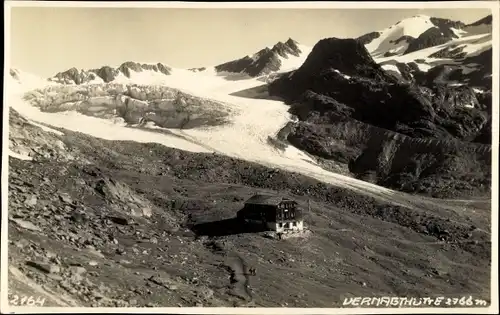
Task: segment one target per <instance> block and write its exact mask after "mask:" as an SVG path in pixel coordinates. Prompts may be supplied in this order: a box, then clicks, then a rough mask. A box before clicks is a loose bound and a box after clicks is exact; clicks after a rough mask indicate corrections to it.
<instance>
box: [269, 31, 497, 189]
mask: <svg viewBox="0 0 500 315" xmlns="http://www.w3.org/2000/svg"><path fill="white" fill-rule="evenodd" d="M268 91H269V94H270V95H271V96H279V97H282V98H284V99H285V101H286V102H287V103H288V104H290V106H291V108H290V112H291V113H293V114H295V115H296V116H297V117H298V118H299V120H300V122H299V123H298V127H297V128H295V129H293V131H291V132H290V133H289V135H288V140H289V141H290V142H291V143H292V144H294V145H295V146H297V147H299V148H301V149H304V150H306V151H307V152H309V153H311V154H314V155H319V156H321V157H323V158H327V159H340V160H341V161H343V162H346V163H350V166H351V167H350V170H351V172H353V173H354V174H356V175H357V176H363V177H365V178H366V179H367V180H371V181H375V182H377V183H379V184H382V185H385V186H389V187H393V188H396V189H402V190H405V191H409V192H424V193H428V194H433V195H439V196H446V195H461V194H488V193H489V181H490V178H489V177H490V174H491V166H490V165H491V164H490V163H484V164H482V162H488V161H489V159H490V158H491V157H490V154H491V151H490V150H491V149H490V148H489V146H490V145H491V142H488V141H490V140H489V139H488V137H485V136H484V135H485V134H488V133H489V134H491V129H490V130H488V126H490V128H491V122H490V121H491V96H490V97H488V96H487V95H483V94H478V93H476V92H475V91H474V89H472V88H470V87H466V86H464V85H463V86H450V85H447V84H445V83H442V84H437V83H436V80H432V81H431V82H428V84H427V86H423V85H417V84H415V83H411V84H407V83H404V82H401V81H398V80H397V79H396V78H395V77H394V76H392V75H390V74H388V73H387V72H386V71H384V69H383V68H382V67H381V66H380V65H379V64H377V63H376V62H375V61H374V60H373V59H372V58H371V56H370V55H369V53H368V51H367V50H366V48H365V47H364V45H363V44H362V43H360V42H359V41H357V40H354V39H336V38H330V39H324V40H321V41H319V42H318V43H317V44H316V45H315V46H314V48H313V50H312V52H311V53H310V55H309V56H308V58H307V59H306V61H305V62H304V64H303V65H302V66H301V67H300V68H299V69H297V70H296V71H293V72H290V73H289V74H287V75H283V76H282V77H280V78H279V79H277V80H275V81H273V82H272V83H270V84H269V87H268ZM339 122H340V124H339ZM364 125H367V126H364ZM372 127H373V128H372ZM485 128H486V130H485ZM380 129H384V130H385V131H383V132H380V131H379V130H380ZM332 134H336V135H337V136H336V137H333V140H332ZM369 139H370V140H369ZM367 140H369V141H367ZM436 141H438V142H439V145H437V146H436V145H434V143H436ZM469 142H482V143H481V144H477V145H476V144H470V145H469V144H468V143H469ZM463 146H466V147H470V148H471V149H470V151H467V150H465V151H460V148H461V147H463ZM366 156H369V158H366ZM450 158H452V159H453V160H454V162H453V163H450ZM370 159H371V160H372V162H370V163H366V161H368V160H370ZM471 159H472V160H471ZM472 161H474V162H472ZM457 168H458V170H457ZM472 170H474V172H472ZM469 171H471V172H469ZM468 172H469V173H468ZM367 173H369V174H371V175H370V176H366V174H367ZM467 174H469V175H467ZM469 176H470V177H469ZM445 178H446V180H444V179H445ZM472 178H475V180H471V179H472ZM454 181H455V182H456V183H457V186H460V187H461V186H464V185H465V186H466V187H464V188H463V189H461V188H458V187H450V185H449V183H452V182H454Z"/></svg>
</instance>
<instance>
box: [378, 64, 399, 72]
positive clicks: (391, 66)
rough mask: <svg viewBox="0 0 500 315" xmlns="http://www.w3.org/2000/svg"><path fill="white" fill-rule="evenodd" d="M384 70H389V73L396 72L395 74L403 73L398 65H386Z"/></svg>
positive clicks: (383, 67) (383, 66)
mask: <svg viewBox="0 0 500 315" xmlns="http://www.w3.org/2000/svg"><path fill="white" fill-rule="evenodd" d="M382 69H384V70H388V71H394V72H397V73H399V74H401V72H400V71H399V69H398V67H397V66H396V65H392V64H385V65H382Z"/></svg>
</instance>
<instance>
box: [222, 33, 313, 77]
mask: <svg viewBox="0 0 500 315" xmlns="http://www.w3.org/2000/svg"><path fill="white" fill-rule="evenodd" d="M309 51H310V49H309V48H308V47H306V46H303V45H300V44H299V43H298V42H297V41H295V40H293V39H292V38H289V39H288V40H287V41H285V42H278V43H276V44H275V45H274V46H272V47H266V48H264V49H261V50H259V51H258V52H256V53H255V54H253V55H248V56H245V57H243V58H240V59H236V60H232V61H229V62H226V63H223V64H220V65H217V66H215V71H216V72H217V73H221V72H229V73H243V74H246V75H249V76H250V77H258V76H261V75H267V74H270V73H272V72H278V71H286V70H293V69H295V68H298V67H299V66H300V65H301V64H302V62H303V61H304V59H305V58H306V57H307V55H308V53H309Z"/></svg>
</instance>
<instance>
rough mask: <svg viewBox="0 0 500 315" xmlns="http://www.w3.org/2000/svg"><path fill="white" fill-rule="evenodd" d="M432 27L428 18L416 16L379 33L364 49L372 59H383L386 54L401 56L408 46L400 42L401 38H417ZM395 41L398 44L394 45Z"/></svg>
mask: <svg viewBox="0 0 500 315" xmlns="http://www.w3.org/2000/svg"><path fill="white" fill-rule="evenodd" d="M433 27H436V26H435V25H434V24H432V22H431V20H430V17H429V16H426V15H417V16H414V17H412V18H408V19H404V20H402V21H400V22H399V23H397V24H396V25H393V26H391V27H389V28H386V29H385V30H383V31H381V32H380V33H381V34H380V36H379V37H377V38H375V39H374V40H373V41H371V42H370V43H369V44H367V45H366V46H365V47H366V49H367V50H368V51H369V52H370V53H371V54H372V56H374V57H383V56H384V55H385V54H386V53H391V54H402V53H404V52H405V51H406V49H407V48H408V45H409V44H408V42H407V41H406V40H400V39H401V37H403V36H410V37H413V38H417V37H419V36H420V35H421V34H422V33H424V32H425V31H427V30H428V29H430V28H433ZM398 40H399V41H398ZM396 41H398V42H397V43H396Z"/></svg>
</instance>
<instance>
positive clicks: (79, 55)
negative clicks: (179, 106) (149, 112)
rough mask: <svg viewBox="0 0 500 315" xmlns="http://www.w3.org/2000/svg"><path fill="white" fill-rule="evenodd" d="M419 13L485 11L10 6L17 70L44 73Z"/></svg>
mask: <svg viewBox="0 0 500 315" xmlns="http://www.w3.org/2000/svg"><path fill="white" fill-rule="evenodd" d="M417 14H426V15H429V16H434V17H442V18H449V19H452V20H460V21H462V22H464V23H471V22H474V21H477V20H479V19H480V18H482V17H484V16H486V15H488V14H491V12H490V11H488V10H485V9H428V10H418V9H194V8H191V9H178V8H161V9H158V8H68V7H66V8H61V7H57V8H54V7H52V8H51V7H15V8H11V28H10V32H11V40H10V45H11V46H10V53H11V67H13V68H18V69H21V70H23V71H27V72H31V73H33V74H37V75H39V76H42V77H49V76H53V75H55V74H56V73H57V72H60V71H65V70H67V69H69V68H72V67H76V68H78V69H90V68H98V67H101V66H104V65H110V66H118V65H120V64H121V63H123V62H125V61H136V62H154V63H157V62H162V63H164V64H167V65H170V66H172V67H177V68H191V67H203V66H211V65H217V64H220V63H223V62H227V61H230V60H234V59H237V58H241V57H243V56H246V55H248V54H253V53H255V52H257V51H258V50H260V49H262V48H264V47H266V46H272V45H274V44H275V43H277V42H278V41H286V40H287V39H288V38H293V39H295V40H296V41H298V42H299V43H301V44H303V45H308V46H314V44H315V43H316V42H317V41H318V40H320V39H322V38H326V37H340V38H347V37H358V36H360V35H363V34H365V33H368V32H372V31H377V30H382V29H384V28H386V27H389V26H390V25H392V24H394V23H396V22H398V21H399V20H401V19H404V18H407V17H411V16H413V15H417Z"/></svg>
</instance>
